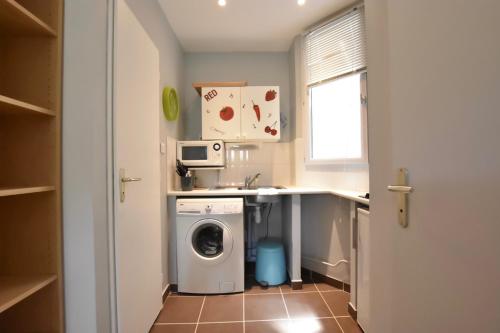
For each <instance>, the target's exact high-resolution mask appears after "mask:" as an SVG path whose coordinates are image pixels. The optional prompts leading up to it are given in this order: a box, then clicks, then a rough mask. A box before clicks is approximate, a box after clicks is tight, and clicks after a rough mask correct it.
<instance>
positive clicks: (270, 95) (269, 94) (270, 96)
mask: <svg viewBox="0 0 500 333" xmlns="http://www.w3.org/2000/svg"><path fill="white" fill-rule="evenodd" d="M276 94H277V92H276V90H268V91H267V92H266V102H269V101H272V100H274V99H275V98H276Z"/></svg>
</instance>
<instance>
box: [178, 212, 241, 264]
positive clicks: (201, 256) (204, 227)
mask: <svg viewBox="0 0 500 333" xmlns="http://www.w3.org/2000/svg"><path fill="white" fill-rule="evenodd" d="M185 241H186V245H187V246H189V247H190V248H191V251H192V255H193V257H194V258H195V260H198V261H199V262H201V263H203V264H207V265H215V264H220V263H222V262H224V260H226V259H227V258H228V257H229V256H230V255H231V252H232V250H233V236H232V235H231V229H229V228H228V227H227V226H226V225H225V224H224V223H223V222H221V221H219V220H215V219H203V220H200V221H197V222H196V223H194V224H193V225H192V226H191V228H190V229H189V232H188V233H187V235H186V240H185Z"/></svg>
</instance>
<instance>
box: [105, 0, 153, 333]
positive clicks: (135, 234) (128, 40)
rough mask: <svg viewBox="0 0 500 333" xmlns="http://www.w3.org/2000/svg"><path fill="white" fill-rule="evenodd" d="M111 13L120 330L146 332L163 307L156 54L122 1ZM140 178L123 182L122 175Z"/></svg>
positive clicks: (117, 288)
mask: <svg viewBox="0 0 500 333" xmlns="http://www.w3.org/2000/svg"><path fill="white" fill-rule="evenodd" d="M115 10H116V12H115V43H116V44H115V66H114V68H115V77H114V89H115V91H114V92H115V105H114V131H115V132H114V133H115V166H114V174H115V175H114V176H115V256H116V291H117V317H118V331H119V332H120V333H127V332H130V333H146V332H148V331H149V329H150V327H151V326H152V324H153V323H154V320H155V318H156V316H157V315H158V313H159V311H160V309H161V306H162V301H161V300H162V295H161V292H162V289H161V287H162V286H161V284H162V278H161V258H160V256H161V243H160V242H161V225H160V159H159V149H158V147H159V141H160V140H159V117H158V114H159V112H160V105H159V99H160V97H159V96H160V87H159V55H158V50H157V49H156V47H155V45H154V44H153V42H152V41H151V40H150V38H149V36H148V35H147V33H146V32H145V31H144V29H143V28H142V26H141V24H140V23H139V21H138V20H137V19H136V17H135V16H134V14H133V13H132V12H131V10H130V9H129V8H128V6H127V4H126V3H125V1H124V0H118V1H117V2H116V9H115ZM120 169H123V170H124V172H125V176H126V177H131V178H141V180H140V181H134V182H127V183H125V200H124V201H123V202H121V200H120V179H119V177H120V175H119V170H120Z"/></svg>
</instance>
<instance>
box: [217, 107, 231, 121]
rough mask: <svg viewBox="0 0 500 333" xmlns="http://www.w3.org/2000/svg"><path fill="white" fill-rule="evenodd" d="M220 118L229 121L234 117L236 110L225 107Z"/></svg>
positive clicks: (220, 113)
mask: <svg viewBox="0 0 500 333" xmlns="http://www.w3.org/2000/svg"><path fill="white" fill-rule="evenodd" d="M219 116H220V118H221V119H222V120H224V121H229V120H231V119H233V117H234V110H233V108H232V107H230V106H225V107H223V108H222V110H220V112H219Z"/></svg>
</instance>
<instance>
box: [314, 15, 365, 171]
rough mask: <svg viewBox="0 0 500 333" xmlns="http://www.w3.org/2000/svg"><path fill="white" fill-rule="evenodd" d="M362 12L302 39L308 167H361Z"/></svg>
mask: <svg viewBox="0 0 500 333" xmlns="http://www.w3.org/2000/svg"><path fill="white" fill-rule="evenodd" d="M365 39H366V37H365V26H364V12H363V7H356V8H354V9H352V10H350V11H349V12H348V13H346V14H344V15H342V16H340V17H338V18H336V19H334V20H333V21H330V22H329V23H327V24H325V25H323V26H321V27H319V28H317V29H315V30H313V31H311V32H310V33H308V34H307V35H306V38H305V70H306V81H307V82H306V83H307V92H308V95H309V96H308V97H309V98H308V109H309V144H308V146H309V149H308V162H309V163H332V164H335V163H353V164H354V163H367V161H368V158H367V155H368V153H367V135H366V132H367V131H366V128H367V126H366V103H365V102H366V51H365V43H366V41H365Z"/></svg>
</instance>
